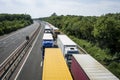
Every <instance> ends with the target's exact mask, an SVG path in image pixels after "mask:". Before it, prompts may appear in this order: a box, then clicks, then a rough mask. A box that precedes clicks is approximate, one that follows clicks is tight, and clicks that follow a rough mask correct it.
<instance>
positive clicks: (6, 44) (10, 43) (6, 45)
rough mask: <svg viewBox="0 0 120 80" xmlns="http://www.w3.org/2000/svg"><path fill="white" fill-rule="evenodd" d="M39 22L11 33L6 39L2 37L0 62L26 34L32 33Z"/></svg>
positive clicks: (0, 41) (23, 39) (0, 40)
mask: <svg viewBox="0 0 120 80" xmlns="http://www.w3.org/2000/svg"><path fill="white" fill-rule="evenodd" d="M38 26H39V24H38V22H36V21H35V22H34V24H32V25H30V26H27V27H25V28H23V29H20V30H18V31H16V32H15V33H13V34H10V35H9V36H8V37H6V38H4V39H0V64H1V63H2V62H3V61H4V60H5V59H6V58H7V57H8V56H9V55H10V54H11V53H12V52H13V51H14V50H15V49H16V48H17V47H18V46H19V45H20V44H21V43H22V42H24V41H25V39H26V35H31V33H33V32H34V31H35V30H36V29H37V28H38Z"/></svg>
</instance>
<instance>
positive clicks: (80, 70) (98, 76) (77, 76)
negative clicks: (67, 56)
mask: <svg viewBox="0 0 120 80" xmlns="http://www.w3.org/2000/svg"><path fill="white" fill-rule="evenodd" d="M71 74H72V76H73V78H74V80H119V79H118V78H117V77H116V76H115V75H113V74H112V73H111V72H110V71H109V70H107V69H106V68H105V67H104V66H103V65H101V64H100V63H99V62H98V61H97V60H95V59H94V58H93V57H92V56H90V55H89V54H73V56H72V63H71Z"/></svg>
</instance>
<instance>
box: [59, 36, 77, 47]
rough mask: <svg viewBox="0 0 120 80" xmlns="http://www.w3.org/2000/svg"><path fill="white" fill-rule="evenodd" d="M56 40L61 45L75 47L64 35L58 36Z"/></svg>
mask: <svg viewBox="0 0 120 80" xmlns="http://www.w3.org/2000/svg"><path fill="white" fill-rule="evenodd" d="M58 38H59V39H60V41H61V42H62V43H63V45H76V43H75V42H73V41H72V40H71V39H70V38H69V37H68V36H66V35H58Z"/></svg>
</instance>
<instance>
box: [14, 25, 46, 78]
mask: <svg viewBox="0 0 120 80" xmlns="http://www.w3.org/2000/svg"><path fill="white" fill-rule="evenodd" d="M43 26H44V24H42V27H41V30H40V34H39V35H38V39H37V41H36V43H35V45H34V47H33V49H32V51H31V53H30V55H29V57H28V59H27V61H26V63H25V64H24V66H23V68H22V70H21V71H20V74H19V75H18V77H17V79H16V80H42V66H41V61H42V53H41V52H42V51H41V47H42V37H43V33H44V28H43Z"/></svg>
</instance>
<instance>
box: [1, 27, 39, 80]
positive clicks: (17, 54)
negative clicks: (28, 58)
mask: <svg viewBox="0 0 120 80" xmlns="http://www.w3.org/2000/svg"><path fill="white" fill-rule="evenodd" d="M39 31H40V26H39V27H38V28H37V30H36V31H35V32H34V33H33V34H32V35H30V39H29V40H28V41H27V40H25V41H24V42H23V43H22V44H21V45H20V46H19V47H18V48H17V49H16V50H15V51H13V52H12V54H11V55H10V56H9V57H8V58H7V59H6V60H5V61H4V62H3V63H2V64H0V80H8V79H9V78H10V75H11V74H12V73H13V71H14V70H15V68H16V67H17V65H18V64H19V62H20V61H21V59H22V58H23V56H24V55H25V54H26V52H27V51H28V49H29V47H30V46H31V44H32V43H33V41H34V40H35V38H36V36H37V35H38V33H39Z"/></svg>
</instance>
